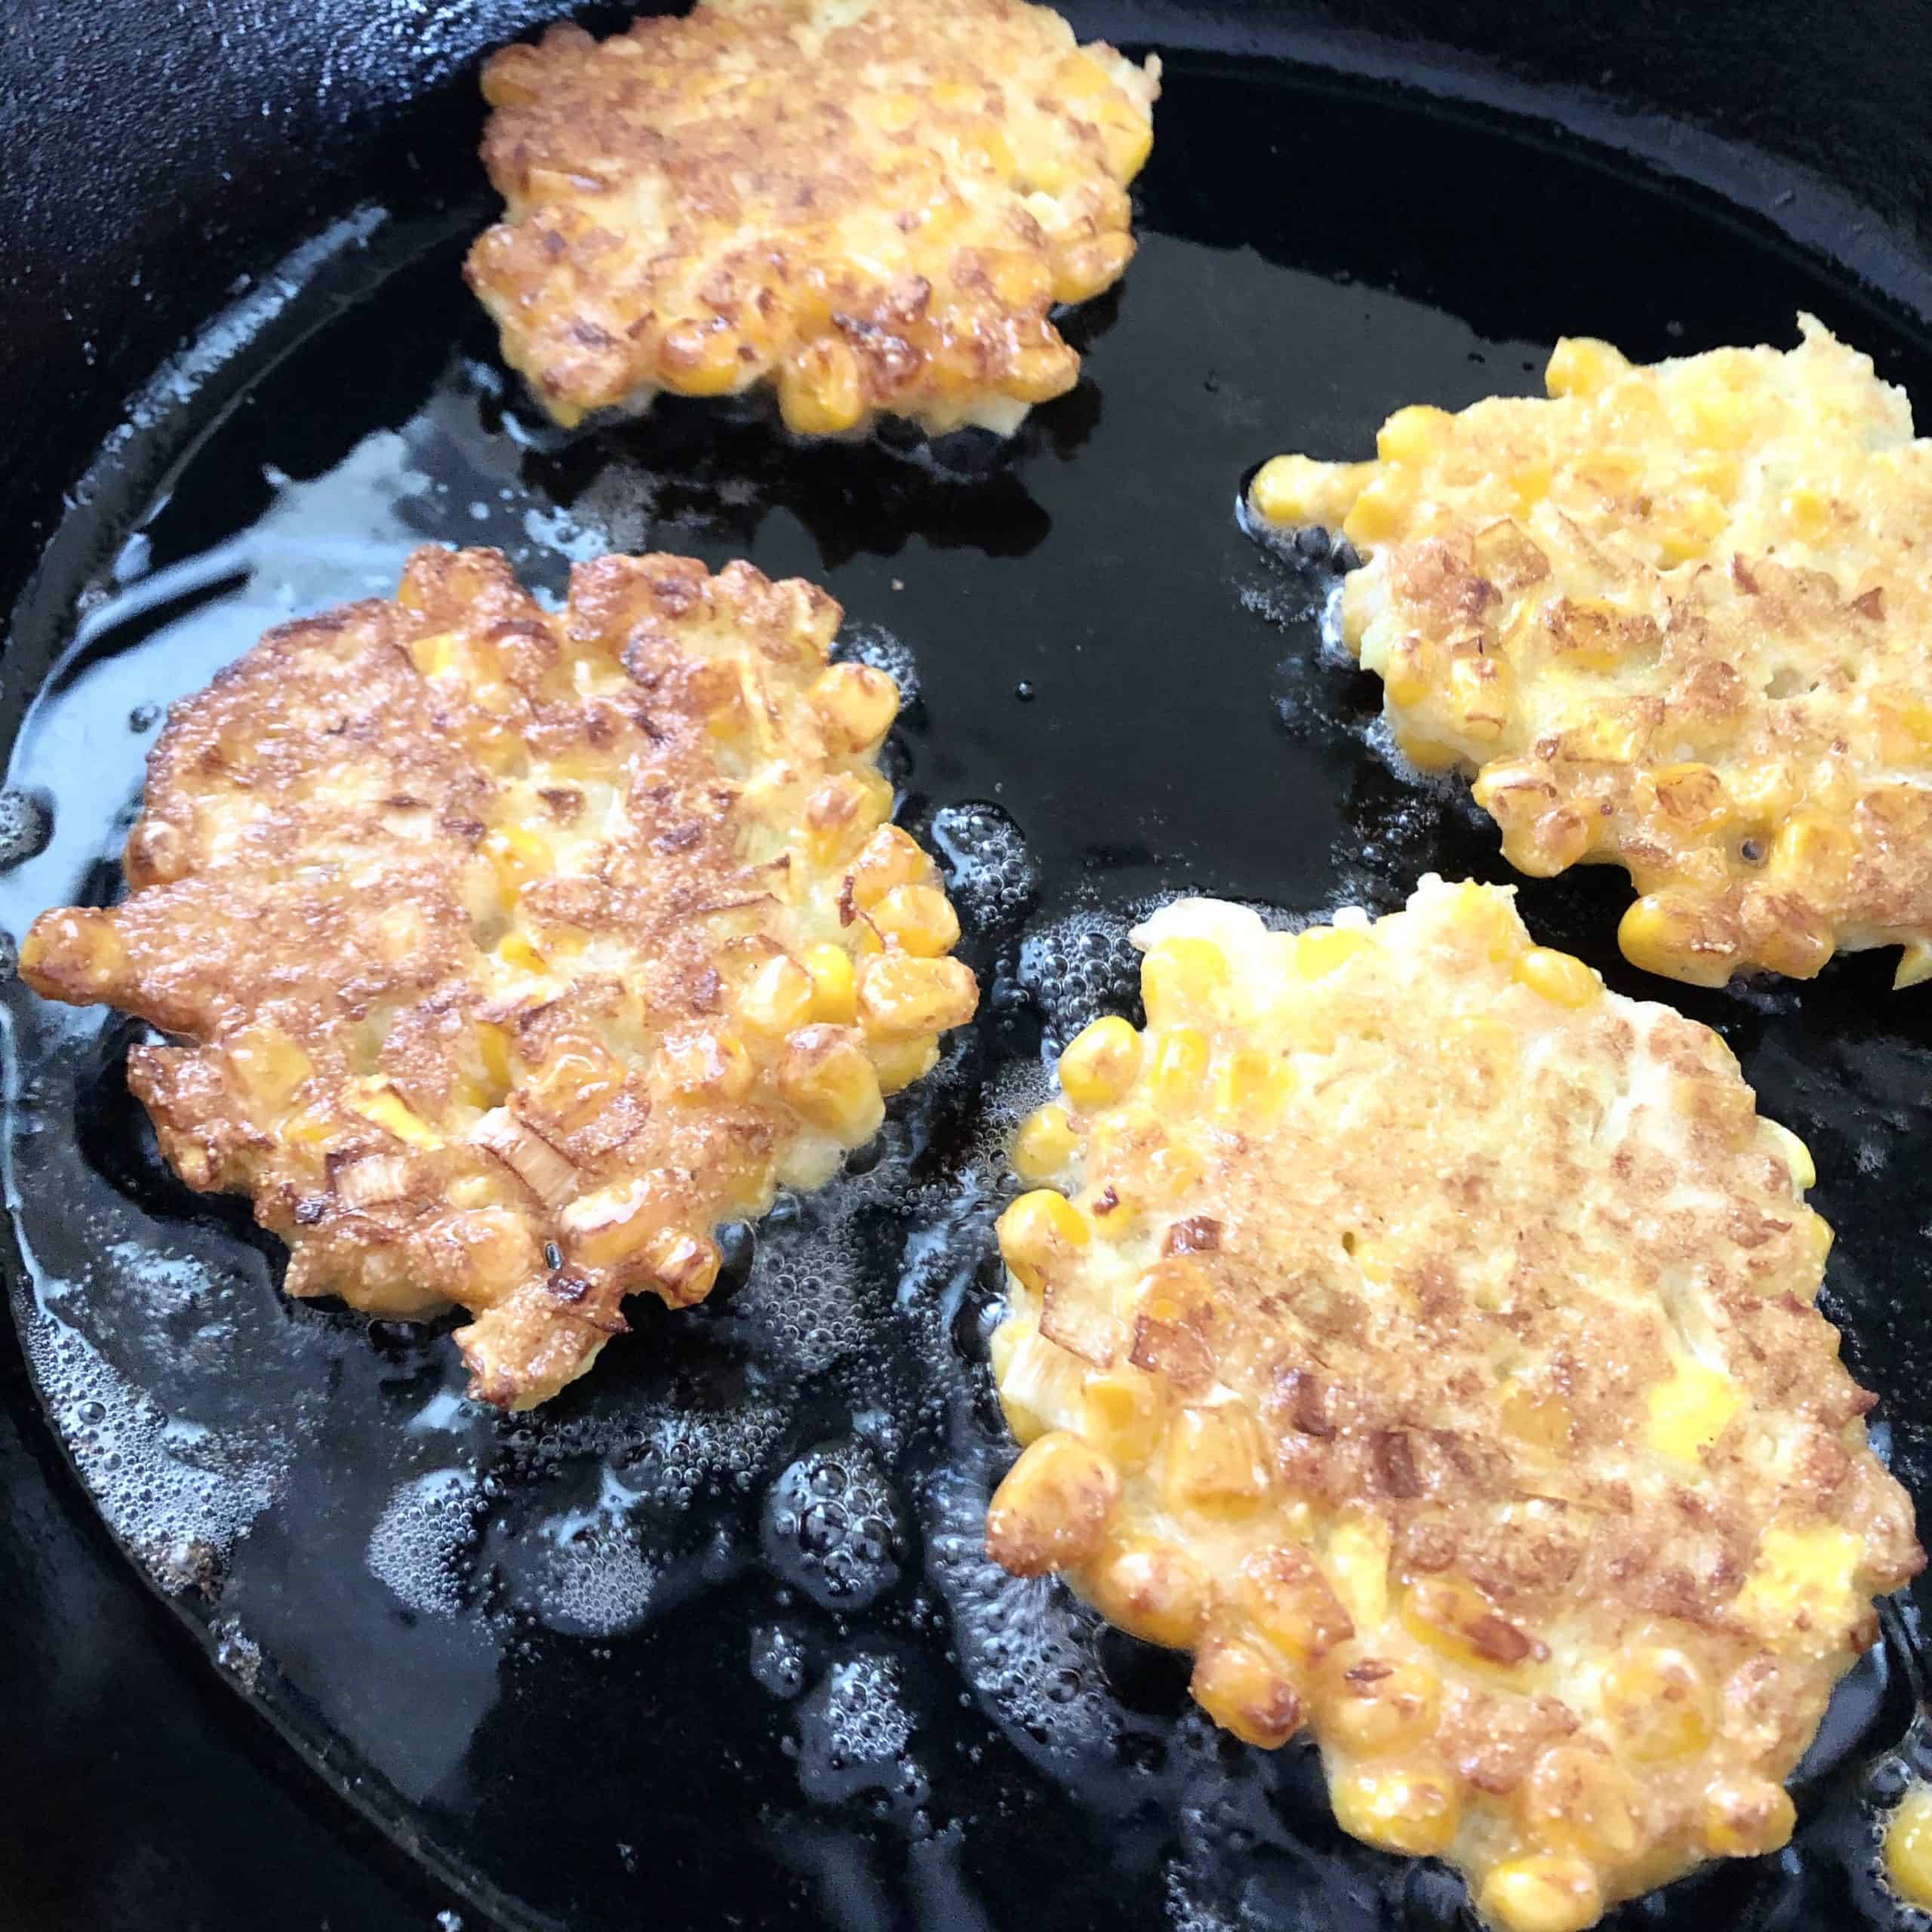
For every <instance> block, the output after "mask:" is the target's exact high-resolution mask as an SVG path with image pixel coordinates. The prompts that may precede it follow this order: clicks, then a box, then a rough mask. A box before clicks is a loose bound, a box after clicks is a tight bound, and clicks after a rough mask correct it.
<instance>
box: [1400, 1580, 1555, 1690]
mask: <svg viewBox="0 0 1932 1932" xmlns="http://www.w3.org/2000/svg"><path fill="white" fill-rule="evenodd" d="M1399 1614H1400V1616H1401V1621H1402V1627H1403V1629H1405V1630H1407V1632H1408V1633H1409V1635H1411V1636H1412V1637H1413V1638H1415V1640H1416V1641H1417V1643H1419V1644H1426V1645H1427V1646H1428V1647H1429V1649H1431V1650H1432V1651H1435V1652H1436V1654H1438V1656H1441V1657H1447V1658H1449V1659H1451V1660H1452V1661H1453V1662H1455V1663H1461V1664H1465V1665H1469V1666H1474V1667H1476V1668H1478V1669H1491V1670H1505V1671H1506V1670H1512V1669H1516V1668H1517V1667H1518V1666H1520V1665H1521V1664H1524V1663H1527V1661H1528V1660H1529V1659H1530V1657H1531V1656H1532V1654H1534V1650H1535V1645H1534V1642H1533V1641H1532V1640H1531V1638H1530V1636H1529V1635H1528V1634H1527V1632H1525V1631H1524V1630H1523V1629H1521V1628H1519V1627H1518V1626H1517V1625H1516V1624H1514V1623H1511V1622H1510V1621H1509V1619H1508V1618H1506V1617H1504V1616H1503V1614H1501V1612H1500V1611H1498V1610H1497V1607H1496V1606H1495V1605H1494V1604H1493V1603H1491V1601H1490V1600H1489V1599H1488V1598H1487V1597H1486V1596H1484V1595H1483V1593H1482V1592H1481V1591H1480V1590H1479V1589H1477V1588H1476V1587H1475V1585H1474V1584H1473V1583H1464V1582H1463V1581H1462V1580H1460V1579H1459V1578H1457V1577H1422V1578H1420V1579H1419V1580H1417V1581H1416V1582H1414V1583H1411V1585H1410V1586H1408V1588H1407V1589H1406V1590H1404V1592H1402V1600H1401V1609H1400V1612H1399Z"/></svg>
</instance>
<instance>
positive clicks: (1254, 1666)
mask: <svg viewBox="0 0 1932 1932" xmlns="http://www.w3.org/2000/svg"><path fill="white" fill-rule="evenodd" d="M1187 1690H1188V1695H1189V1697H1192V1699H1193V1700H1194V1701H1195V1703H1197V1704H1198V1705H1199V1706H1201V1709H1203V1710H1204V1711H1205V1712H1207V1715H1209V1716H1210V1717H1211V1718H1213V1719H1214V1721H1215V1722H1216V1723H1217V1724H1219V1725H1220V1727H1221V1728H1222V1729H1223V1730H1228V1731H1232V1732H1233V1734H1235V1737H1238V1738H1239V1739H1240V1740H1241V1742H1242V1743H1244V1744H1252V1745H1254V1746H1256V1747H1257V1749H1260V1750H1263V1751H1272V1750H1275V1749H1278V1747H1279V1746H1281V1745H1284V1744H1285V1743H1287V1741H1288V1740H1289V1739H1290V1738H1291V1737H1294V1734H1295V1733H1296V1732H1297V1730H1300V1728H1301V1721H1302V1704H1301V1699H1300V1697H1299V1696H1298V1695H1297V1693H1296V1690H1295V1686H1294V1681H1293V1679H1292V1678H1290V1677H1289V1675H1288V1674H1287V1672H1286V1671H1285V1670H1284V1669H1282V1667H1281V1665H1280V1664H1279V1663H1277V1662H1276V1661H1275V1660H1274V1659H1273V1658H1272V1657H1269V1656H1268V1655H1267V1654H1266V1653H1265V1652H1264V1651H1260V1650H1258V1649H1257V1647H1255V1646H1254V1644H1243V1643H1238V1642H1233V1643H1231V1642H1229V1641H1226V1640H1224V1639H1216V1640H1215V1641H1212V1642H1210V1643H1207V1644H1204V1645H1203V1646H1202V1647H1201V1650H1200V1651H1198V1653H1197V1654H1196V1655H1195V1660H1194V1674H1193V1675H1192V1677H1191V1678H1189V1680H1188V1685H1187Z"/></svg>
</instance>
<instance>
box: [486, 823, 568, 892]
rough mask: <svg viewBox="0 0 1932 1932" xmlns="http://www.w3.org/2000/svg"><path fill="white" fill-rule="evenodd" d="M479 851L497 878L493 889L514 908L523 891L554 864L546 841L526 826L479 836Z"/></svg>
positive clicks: (503, 826) (502, 828) (497, 827)
mask: <svg viewBox="0 0 1932 1932" xmlns="http://www.w3.org/2000/svg"><path fill="white" fill-rule="evenodd" d="M483 850H484V852H485V854H486V855H487V856H488V858H489V860H490V863H491V866H493V867H494V869H495V871H496V875H497V891H499V892H500V894H502V895H503V899H504V900H505V902H506V903H509V904H512V905H514V904H515V902H516V899H517V897H518V894H520V893H521V891H523V888H524V887H525V885H526V884H528V883H529V881H531V880H532V879H534V878H543V876H544V875H546V873H548V872H549V870H550V869H551V868H552V866H553V865H554V863H555V854H553V853H552V851H551V848H550V844H549V840H547V839H546V838H540V837H539V836H538V835H537V833H535V832H532V831H531V829H530V828H529V827H528V826H522V825H500V826H495V827H494V828H493V829H491V830H490V831H489V832H485V834H484V835H483Z"/></svg>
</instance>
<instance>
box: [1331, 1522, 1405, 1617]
mask: <svg viewBox="0 0 1932 1932" xmlns="http://www.w3.org/2000/svg"><path fill="white" fill-rule="evenodd" d="M1392 1541H1393V1539H1392V1537H1391V1535H1390V1534H1389V1525H1388V1524H1386V1523H1385V1522H1384V1521H1383V1520H1382V1518H1380V1517H1379V1516H1369V1515H1355V1516H1346V1517H1344V1518H1343V1519H1342V1520H1341V1521H1340V1522H1339V1523H1337V1524H1336V1525H1335V1527H1334V1528H1333V1529H1332V1530H1331V1531H1329V1533H1328V1546H1327V1551H1326V1552H1324V1554H1325V1555H1326V1558H1327V1564H1328V1567H1329V1568H1330V1570H1331V1571H1333V1572H1334V1577H1335V1586H1336V1588H1337V1590H1338V1591H1339V1592H1340V1595H1341V1598H1342V1601H1343V1603H1344V1604H1346V1605H1347V1607H1348V1611H1349V1615H1350V1616H1351V1617H1352V1618H1353V1619H1354V1620H1355V1624H1356V1626H1357V1627H1358V1629H1364V1630H1371V1629H1374V1628H1375V1627H1376V1626H1377V1625H1379V1624H1380V1623H1381V1622H1382V1620H1383V1618H1384V1617H1386V1616H1387V1615H1388V1614H1389V1550H1390V1549H1391V1547H1392Z"/></svg>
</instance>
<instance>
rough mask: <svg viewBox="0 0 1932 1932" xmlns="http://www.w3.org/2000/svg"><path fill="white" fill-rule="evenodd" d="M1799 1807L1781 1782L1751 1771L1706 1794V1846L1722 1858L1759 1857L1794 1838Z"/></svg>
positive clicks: (1715, 1784) (1728, 1780)
mask: <svg viewBox="0 0 1932 1932" xmlns="http://www.w3.org/2000/svg"><path fill="white" fill-rule="evenodd" d="M1797 1822H1798V1812H1797V1808H1796V1807H1795V1806H1794V1805H1793V1804H1792V1801H1791V1795H1790V1794H1789V1792H1787V1791H1786V1789H1784V1787H1783V1786H1782V1785H1776V1784H1774V1783H1771V1781H1770V1779H1768V1778H1759V1777H1751V1776H1749V1774H1743V1775H1741V1776H1739V1777H1728V1778H1720V1779H1719V1780H1718V1781H1717V1782H1716V1783H1714V1784H1713V1785H1712V1786H1711V1787H1710V1789H1709V1790H1708V1791H1706V1792H1705V1794H1704V1816H1703V1826H1704V1847H1705V1849H1706V1850H1708V1851H1709V1852H1711V1853H1712V1854H1714V1855H1715V1857H1719V1858H1756V1857H1760V1856H1761V1855H1762V1854H1764V1853H1765V1852H1767V1851H1776V1850H1778V1848H1779V1847H1780V1846H1782V1845H1785V1844H1789V1842H1790V1841H1791V1832H1792V1826H1794V1825H1795V1824H1796V1823H1797Z"/></svg>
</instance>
